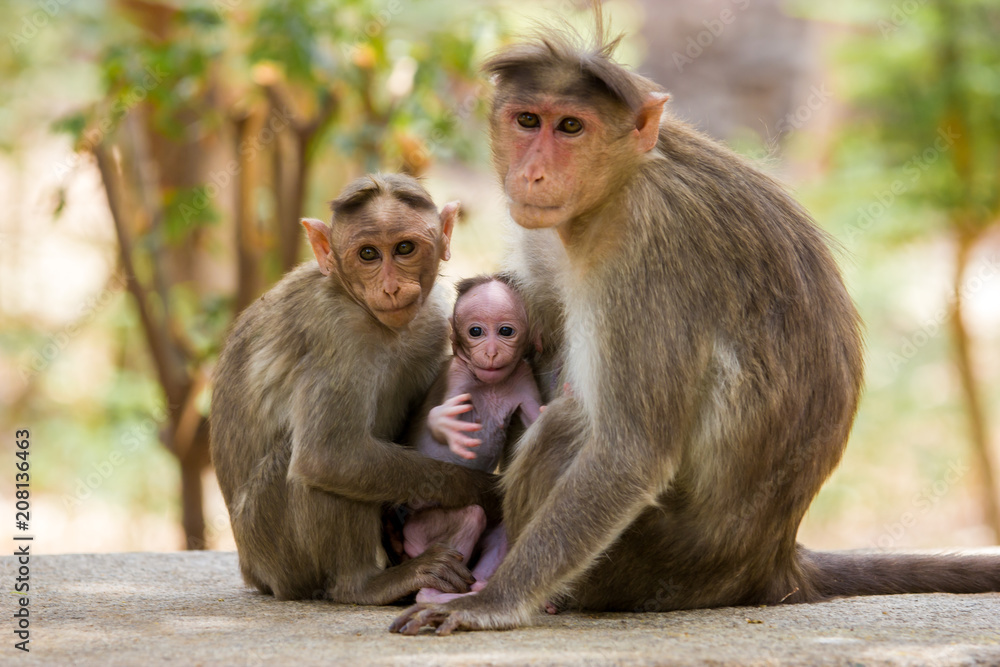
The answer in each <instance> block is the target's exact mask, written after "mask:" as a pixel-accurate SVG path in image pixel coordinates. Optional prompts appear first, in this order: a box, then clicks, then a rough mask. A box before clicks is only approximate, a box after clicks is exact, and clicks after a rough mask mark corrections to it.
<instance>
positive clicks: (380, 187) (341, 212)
mask: <svg viewBox="0 0 1000 667" xmlns="http://www.w3.org/2000/svg"><path fill="white" fill-rule="evenodd" d="M384 196H389V197H393V198H394V199H396V200H398V201H400V202H402V203H403V204H406V205H407V206H409V207H410V208H412V209H414V210H417V211H431V212H434V213H437V206H435V205H434V200H433V199H431V196H430V194H429V193H428V192H427V190H426V189H424V186H423V185H421V184H420V181H418V180H417V179H416V178H414V177H412V176H408V175H406V174H381V173H375V174H368V175H366V176H362V177H360V178H356V179H355V180H353V181H351V182H350V183H348V184H347V185H346V186H345V187H344V189H343V191H342V192H341V193H340V196H339V197H337V198H336V199H334V200H333V201H331V202H330V210H331V211H333V218H334V220H337V218H340V217H342V216H346V215H351V214H354V213H357V212H358V211H360V210H362V209H364V208H366V207H367V206H368V205H369V204H370V203H371V202H373V201H375V200H376V199H378V198H379V197H384Z"/></svg>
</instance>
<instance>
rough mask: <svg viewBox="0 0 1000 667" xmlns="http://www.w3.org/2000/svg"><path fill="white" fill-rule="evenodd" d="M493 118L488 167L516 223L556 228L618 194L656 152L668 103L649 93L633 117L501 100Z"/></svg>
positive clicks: (553, 99)
mask: <svg viewBox="0 0 1000 667" xmlns="http://www.w3.org/2000/svg"><path fill="white" fill-rule="evenodd" d="M498 94H499V95H500V96H501V99H503V100H504V101H503V102H502V104H500V106H498V107H497V108H496V109H495V110H494V112H493V116H492V118H491V119H490V134H491V140H492V146H493V166H494V167H495V168H496V170H497V173H498V174H499V175H500V178H501V179H502V180H503V185H504V191H505V192H506V193H507V205H508V207H509V209H510V215H511V217H512V218H513V219H514V222H516V223H517V224H519V225H521V226H522V227H526V228H528V229H535V228H538V227H555V228H559V229H560V230H561V231H562V229H564V228H565V223H567V222H569V221H570V220H573V219H574V218H578V217H580V216H583V215H585V214H587V213H588V212H591V211H594V210H596V209H598V208H599V207H600V206H601V205H602V204H603V203H605V202H606V201H608V200H609V199H613V198H614V195H616V194H617V189H619V188H621V187H622V186H623V183H624V182H625V177H626V176H627V175H628V174H629V173H631V172H632V171H633V170H634V169H635V168H636V160H637V159H638V157H639V156H641V155H642V154H644V153H647V152H649V151H651V150H652V149H653V148H655V147H656V143H657V141H658V136H659V128H660V116H661V115H662V113H663V106H664V104H666V102H667V99H669V96H668V95H666V94H662V93H650V94H649V96H648V98H647V100H646V102H645V104H644V105H643V106H642V108H640V109H639V110H638V111H637V112H635V113H633V112H631V111H629V110H627V109H623V108H620V109H618V110H617V111H614V109H613V108H612V107H611V106H610V105H608V104H604V106H603V107H599V106H598V105H592V104H587V103H584V102H580V101H578V100H573V99H566V98H562V97H558V96H553V95H546V94H530V95H525V96H519V95H517V94H516V93H515V94H513V95H509V96H508V95H506V94H505V93H504V91H500V93H498Z"/></svg>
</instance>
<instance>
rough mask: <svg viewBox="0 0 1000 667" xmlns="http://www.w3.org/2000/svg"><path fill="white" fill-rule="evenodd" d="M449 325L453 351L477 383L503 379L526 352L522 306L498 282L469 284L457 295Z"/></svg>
mask: <svg viewBox="0 0 1000 667" xmlns="http://www.w3.org/2000/svg"><path fill="white" fill-rule="evenodd" d="M452 326H453V328H454V336H455V348H456V349H455V352H456V354H458V356H459V357H461V358H462V359H464V360H465V362H466V363H467V364H468V365H469V368H470V369H471V370H472V372H473V374H474V375H475V376H476V378H477V379H479V381H480V382H484V383H486V384H495V383H497V382H501V381H503V380H505V379H507V377H509V376H510V374H511V372H512V371H513V370H514V368H515V367H516V366H517V363H518V362H519V361H520V360H521V358H522V357H523V356H524V354H525V352H526V351H527V346H528V341H529V332H528V326H527V317H526V315H525V310H524V306H523V305H522V304H521V301H520V299H519V298H518V297H517V295H516V294H514V292H512V291H511V289H510V288H509V287H507V286H506V285H504V284H503V283H501V282H498V281H491V282H488V283H485V284H483V285H479V286H477V287H473V288H472V289H471V290H469V291H468V292H466V293H465V294H463V295H462V296H461V297H459V300H458V303H456V304H455V316H454V319H453V320H452Z"/></svg>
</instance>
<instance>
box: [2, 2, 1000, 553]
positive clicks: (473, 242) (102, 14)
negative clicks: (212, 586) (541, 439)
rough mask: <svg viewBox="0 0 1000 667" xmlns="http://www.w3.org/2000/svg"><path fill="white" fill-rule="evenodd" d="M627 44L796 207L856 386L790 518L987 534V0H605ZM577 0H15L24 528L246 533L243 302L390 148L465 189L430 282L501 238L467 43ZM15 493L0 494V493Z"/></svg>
mask: <svg viewBox="0 0 1000 667" xmlns="http://www.w3.org/2000/svg"><path fill="white" fill-rule="evenodd" d="M605 10H606V12H607V13H608V15H609V16H610V18H611V20H612V23H613V26H614V27H615V28H616V29H617V30H621V31H625V32H627V33H628V38H627V39H626V41H625V42H624V44H623V46H622V48H621V49H620V51H619V53H618V56H619V59H620V60H621V61H622V62H624V63H627V64H629V65H630V66H632V67H634V68H635V69H637V70H638V71H640V72H642V73H643V74H645V75H647V76H649V77H651V78H653V79H655V80H656V81H658V82H659V83H661V84H662V85H663V86H664V87H665V88H666V89H667V90H668V91H670V92H671V93H672V94H673V101H672V104H671V106H672V108H673V112H674V113H675V114H677V115H678V116H680V117H682V118H684V119H686V120H688V121H689V122H691V123H693V124H694V125H696V126H698V127H699V128H701V129H702V130H704V131H705V132H707V133H709V134H710V135H712V136H714V137H715V138H717V139H720V140H723V141H725V142H727V143H728V144H729V145H731V146H733V147H734V148H735V149H736V150H738V151H740V152H742V153H744V154H746V155H748V156H750V157H752V158H753V159H755V160H757V161H758V162H759V164H760V165H761V168H762V169H764V170H766V171H768V172H770V173H772V174H774V175H775V176H776V177H777V178H779V179H781V180H782V181H783V182H785V183H786V184H787V186H788V187H789V188H790V189H791V190H792V191H793V192H794V193H795V195H796V197H798V198H799V199H800V200H801V201H802V202H803V203H804V204H805V205H806V206H807V208H808V209H809V210H810V211H811V212H812V213H813V215H814V216H815V218H816V220H817V221H818V222H819V224H820V225H821V226H822V227H823V228H824V229H826V230H827V231H828V232H829V234H830V236H831V239H832V241H833V243H834V244H835V245H836V246H837V251H836V252H837V258H838V261H839V263H840V266H841V268H842V270H843V272H844V275H845V279H846V281H847V283H848V286H849V289H850V291H851V293H852V295H853V296H854V298H855V300H856V301H857V303H858V307H859V308H860V311H861V313H862V316H863V318H864V320H865V322H866V324H867V345H868V347H867V386H866V392H865V395H864V400H863V403H862V405H861V410H860V414H859V416H858V419H857V422H856V425H855V427H854V431H853V435H852V438H851V442H850V444H849V446H848V449H847V453H846V455H845V457H844V460H843V462H842V464H841V466H840V468H839V470H838V471H837V472H836V473H835V474H834V475H833V477H832V478H831V479H830V481H829V482H828V483H827V485H826V486H825V488H824V490H823V491H822V493H821V494H820V496H819V497H818V499H817V500H816V502H815V503H814V505H813V507H812V509H811V511H810V513H809V514H808V516H807V518H806V521H805V523H804V524H803V527H802V530H801V534H800V539H801V540H802V541H803V542H805V543H806V544H808V545H809V546H811V547H819V548H856V547H867V548H897V547H957V546H977V545H988V544H995V543H996V542H997V539H998V536H1000V518H998V510H997V505H998V502H1000V492H998V489H997V480H998V479H1000V414H997V413H998V408H1000V224H998V223H1000V44H998V42H997V40H996V35H998V34H1000V3H997V2H996V1H987V0H960V1H951V2H949V1H946V0H877V1H862V0H842V1H841V2H837V3H808V2H804V1H800V2H796V1H794V0H786V1H779V0H705V1H691V2H662V1H659V0H609V1H608V2H606V3H605ZM552 17H563V18H567V19H568V20H570V21H571V22H572V23H574V24H575V25H578V26H581V27H583V28H584V29H585V30H586V29H587V28H588V27H589V25H590V19H589V16H588V14H587V11H586V7H585V6H584V5H583V4H582V3H578V2H576V1H575V0H532V1H531V2H527V1H519V0H496V1H494V2H490V1H485V2H468V3H454V2H444V1H443V0H309V1H303V0H292V1H282V2H278V1H263V0H213V1H205V2H190V3H184V2H181V0H175V1H173V2H149V1H145V0H106V1H100V0H94V1H92V2H73V1H71V0H36V1H29V0H8V1H7V2H4V3H3V4H2V5H0V26H3V29H2V32H3V34H4V37H5V39H4V42H5V43H4V44H3V45H0V77H2V82H3V95H2V96H0V202H2V204H3V205H2V209H0V311H2V316H0V317H2V319H0V405H2V412H0V434H3V435H2V440H0V442H2V444H0V451H2V452H3V455H4V458H6V459H7V464H5V466H4V467H5V468H6V472H4V473H3V474H0V491H2V499H0V516H3V517H5V518H6V517H9V520H10V521H11V522H12V523H11V528H10V532H11V534H13V533H14V532H16V531H15V529H14V527H13V516H14V511H15V508H14V488H13V483H14V473H15V472H16V471H15V470H14V469H13V465H12V464H13V463H14V462H16V459H15V458H14V453H15V451H16V450H15V448H14V432H15V430H16V429H24V428H27V429H30V431H31V443H32V444H31V453H30V463H31V469H30V474H31V498H30V501H31V512H32V514H31V522H32V532H34V533H35V534H36V536H37V537H36V541H35V543H34V546H33V549H35V550H37V552H39V553H65V552H98V551H133V550H174V549H183V548H196V549H198V548H209V549H232V548H234V546H233V541H232V535H231V533H230V529H229V522H228V515H227V513H226V510H225V506H224V504H223V503H222V499H221V495H220V494H219V491H218V487H217V484H216V482H215V477H214V473H213V472H212V469H211V467H210V464H209V458H208V433H207V424H206V416H207V414H208V407H209V400H210V392H211V382H212V369H213V365H214V364H215V361H216V358H217V355H218V351H219V346H220V344H221V342H222V341H223V339H224V335H225V332H226V330H227V327H228V326H229V324H230V323H231V321H232V319H233V317H234V315H235V314H236V313H238V312H239V311H240V310H241V309H242V308H243V307H244V306H246V305H247V304H248V303H250V302H251V301H253V300H254V299H255V298H256V297H257V296H259V295H260V294H261V293H262V292H263V291H264V290H266V289H267V288H268V286H269V285H271V284H272V283H273V282H274V281H276V280H277V279H278V278H279V277H280V276H281V275H282V274H283V273H284V272H285V271H286V270H288V269H289V268H290V267H291V266H293V265H295V264H296V263H297V262H299V261H302V260H304V259H306V258H307V254H306V253H307V250H306V247H305V243H304V238H303V234H302V233H301V227H300V226H299V224H298V222H297V220H298V218H299V217H300V216H303V215H306V216H313V217H320V218H327V217H328V210H327V206H326V202H327V201H329V200H330V199H332V198H333V197H335V196H336V195H337V193H338V192H339V190H340V189H341V187H342V186H343V185H344V184H345V183H346V182H347V181H349V180H350V179H352V178H354V177H356V176H358V175H361V174H363V173H365V172H368V171H372V170H376V169H381V170H386V171H395V170H405V171H407V172H410V173H413V174H418V175H420V176H422V177H424V178H425V179H426V183H427V184H428V187H429V189H430V190H431V192H432V194H433V195H434V197H435V200H436V201H437V202H438V203H439V204H440V203H443V202H445V201H447V200H449V199H460V200H462V201H463V203H464V219H463V221H462V223H461V225H460V226H459V228H458V229H457V230H456V232H455V241H454V247H453V252H454V258H453V259H452V261H451V262H449V263H448V264H446V265H444V279H445V280H454V279H456V278H459V277H464V276H468V275H471V274H474V273H478V272H480V271H484V270H489V269H491V268H494V267H496V266H497V264H498V262H499V260H500V257H501V254H502V247H503V228H504V224H505V213H504V208H503V202H502V199H501V196H500V192H499V188H498V186H497V185H496V182H495V178H494V176H493V175H492V173H491V171H490V167H489V152H488V142H487V137H486V132H485V123H484V112H485V102H486V101H487V100H488V93H489V88H488V85H487V82H485V81H483V80H482V79H481V77H479V76H478V73H477V66H478V63H480V62H481V61H482V59H483V58H484V57H485V56H486V55H487V54H488V53H490V52H491V51H493V50H494V49H496V48H497V47H499V46H502V45H503V44H504V43H506V42H507V41H509V40H511V39H512V38H513V37H514V36H516V35H517V34H519V33H521V32H523V31H524V30H525V29H526V28H527V27H528V26H530V25H531V22H532V21H534V20H539V19H540V20H543V21H544V20H546V19H551V18H552ZM5 520H8V519H5Z"/></svg>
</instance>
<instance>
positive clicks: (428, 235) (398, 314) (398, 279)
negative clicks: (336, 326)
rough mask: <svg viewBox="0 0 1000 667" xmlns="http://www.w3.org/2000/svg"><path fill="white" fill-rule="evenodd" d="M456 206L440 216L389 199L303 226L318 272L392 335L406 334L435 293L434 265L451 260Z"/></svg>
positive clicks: (309, 222)
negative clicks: (328, 223) (334, 278)
mask: <svg viewBox="0 0 1000 667" xmlns="http://www.w3.org/2000/svg"><path fill="white" fill-rule="evenodd" d="M457 215H458V202H451V203H449V204H447V205H446V206H445V207H444V208H443V209H442V210H441V214H440V216H439V215H437V214H436V213H435V212H434V211H432V210H425V209H422V210H417V209H415V208H413V207H411V206H410V205H408V204H406V203H405V202H403V201H400V200H399V199H397V198H395V197H393V196H388V195H384V196H380V197H377V198H375V199H373V200H372V201H371V202H369V203H367V204H366V205H365V206H364V207H363V208H362V209H360V210H358V211H356V212H353V213H351V214H349V215H348V216H345V217H346V218H347V219H344V220H334V224H333V227H332V229H331V228H329V227H327V226H326V225H325V224H324V223H322V222H321V221H319V220H314V219H310V218H307V219H305V220H303V224H304V225H305V226H306V229H307V232H308V234H309V240H310V243H311V244H312V247H313V252H314V253H315V254H316V259H317V260H318V262H319V268H320V271H322V272H323V273H324V274H327V275H329V274H330V273H334V272H335V273H336V274H337V275H338V276H339V277H340V280H341V282H342V283H343V285H344V288H345V289H346V290H347V292H348V294H350V296H351V298H353V299H354V301H356V302H357V303H358V304H359V305H360V306H362V307H363V308H364V309H365V310H367V311H368V312H369V313H370V314H371V315H372V317H374V318H375V319H377V320H378V321H379V322H381V323H382V324H384V325H385V326H387V327H389V328H390V329H393V330H399V329H403V328H405V327H406V326H407V325H409V324H410V322H412V321H413V318H414V317H416V315H417V313H419V312H420V308H421V306H423V304H424V302H425V301H426V299H427V296H428V295H429V294H430V292H431V289H432V288H433V287H434V280H435V278H437V272H438V264H439V263H440V262H441V260H446V259H448V258H449V256H450V251H449V246H450V239H451V231H452V228H453V226H454V222H455V218H456V217H457Z"/></svg>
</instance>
